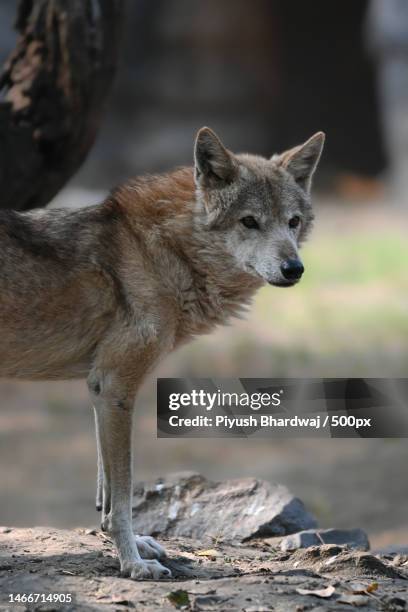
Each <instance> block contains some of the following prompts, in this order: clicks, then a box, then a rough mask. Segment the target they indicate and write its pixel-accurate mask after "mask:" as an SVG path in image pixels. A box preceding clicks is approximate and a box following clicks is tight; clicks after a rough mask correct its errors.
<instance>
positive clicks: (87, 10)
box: [0, 0, 122, 210]
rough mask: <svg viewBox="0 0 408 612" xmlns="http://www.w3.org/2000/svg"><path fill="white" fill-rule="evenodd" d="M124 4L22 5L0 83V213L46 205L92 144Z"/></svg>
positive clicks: (77, 0) (34, 1) (47, 0)
mask: <svg viewBox="0 0 408 612" xmlns="http://www.w3.org/2000/svg"><path fill="white" fill-rule="evenodd" d="M121 16H122V0H20V2H19V3H18V14H17V21H16V28H17V29H18V31H19V33H20V36H19V38H18V42H17V45H16V48H15V50H14V51H13V52H12V54H11V55H10V57H9V59H8V60H7V62H6V64H5V66H4V69H3V73H2V75H1V77H0V142H1V144H0V208H14V209H16V210H28V209H30V208H35V207H39V206H44V205H45V204H47V203H48V202H49V201H50V200H51V199H52V198H53V197H54V196H55V194H56V193H58V191H59V190H60V189H61V188H62V187H63V185H64V184H65V183H66V182H67V180H68V179H69V178H70V177H71V176H72V175H73V174H74V172H75V171H76V170H77V169H78V168H79V167H80V166H81V164H82V162H83V161H84V159H85V157H86V155H87V153H88V151H89V149H90V147H91V146H92V143H93V141H94V139H95V136H96V132H97V129H98V125H99V122H100V120H101V115H102V112H103V109H104V105H105V101H106V97H107V94H108V92H109V89H110V86H111V84H112V79H113V74H114V71H115V67H116V62H117V56H118V44H119V39H120V25H121Z"/></svg>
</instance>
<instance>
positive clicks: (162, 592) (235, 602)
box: [0, 528, 408, 612]
mask: <svg viewBox="0 0 408 612" xmlns="http://www.w3.org/2000/svg"><path fill="white" fill-rule="evenodd" d="M1 531H3V533H0V610H1V611H2V612H5V611H6V610H10V611H11V610H12V611H13V612H17V611H23V610H27V609H29V610H36V611H37V612H40V611H44V612H45V611H46V610H65V611H67V612H68V611H70V612H86V611H91V610H92V611H99V610H104V611H106V612H113V611H117V612H125V611H126V610H129V611H130V610H135V609H136V610H155V609H160V610H175V609H176V608H177V607H181V608H183V605H184V606H185V607H184V608H183V609H185V610H196V611H199V610H219V611H222V610H226V611H227V610H237V611H238V610H244V611H246V612H262V611H263V612H266V611H269V610H274V611H281V612H286V611H288V610H293V611H296V612H303V611H306V610H314V611H315V612H318V611H323V610H350V609H352V607H353V606H358V607H361V609H362V610H388V611H390V612H391V611H395V612H397V611H398V610H399V611H402V610H404V609H405V606H406V599H407V578H408V569H407V567H408V557H407V556H404V555H388V556H386V557H384V556H383V557H381V558H379V557H376V556H373V555H371V554H370V553H362V552H357V551H349V550H346V549H344V548H341V547H337V546H330V545H324V546H320V547H314V548H310V549H307V550H300V551H296V552H293V553H282V552H280V550H279V549H278V548H277V541H276V539H273V540H261V541H255V542H253V543H252V544H249V543H247V544H245V545H238V546H232V545H227V544H223V543H222V542H216V543H214V544H213V549H207V550H202V548H201V546H200V543H199V542H196V541H194V540H188V539H181V538H178V539H171V540H166V541H165V542H164V544H165V545H166V548H167V552H168V555H169V559H170V561H169V563H168V565H169V567H170V568H171V569H172V572H173V578H172V579H171V580H166V581H162V582H147V581H145V582H133V581H131V580H129V579H125V578H120V577H119V571H118V562H117V560H116V558H115V557H114V553H113V548H112V544H111V542H110V540H109V539H108V538H106V536H105V535H104V534H102V533H101V532H98V531H96V530H95V531H91V530H88V532H86V531H85V530H79V529H78V530H72V531H67V530H55V529H45V528H35V529H11V530H10V531H9V530H8V529H4V528H3V529H2V530H0V532H1ZM328 587H334V588H333V589H331V591H333V592H332V594H330V591H324V590H325V589H327V588H328ZM298 589H306V590H311V591H318V593H317V594H303V593H299V591H298ZM322 590H323V593H321V592H320V591H322ZM16 593H26V594H29V593H33V594H35V593H43V594H49V593H53V594H56V593H63V594H69V593H71V594H72V597H73V603H72V604H65V605H60V604H51V603H48V604H42V603H40V604H39V603H37V604H29V605H24V604H20V605H18V604H11V605H10V604H8V603H7V601H8V598H9V597H8V596H9V594H16ZM319 595H320V596H319ZM322 595H326V597H322ZM327 595H329V597H327ZM171 600H173V603H172V601H171Z"/></svg>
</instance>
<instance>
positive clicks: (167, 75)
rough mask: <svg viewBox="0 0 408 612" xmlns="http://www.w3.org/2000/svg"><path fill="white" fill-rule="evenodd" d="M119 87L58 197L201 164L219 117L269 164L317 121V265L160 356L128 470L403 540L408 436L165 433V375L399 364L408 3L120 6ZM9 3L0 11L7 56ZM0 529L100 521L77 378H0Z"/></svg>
mask: <svg viewBox="0 0 408 612" xmlns="http://www.w3.org/2000/svg"><path fill="white" fill-rule="evenodd" d="M126 10H127V14H126V19H125V28H124V32H123V49H122V57H121V63H120V66H119V70H118V74H117V78H116V83H115V88H114V91H113V93H112V95H111V98H110V103H109V107H108V109H107V113H106V117H105V120H104V122H103V124H102V127H101V130H100V133H99V138H98V141H97V143H96V144H95V146H94V148H93V150H92V152H91V154H90V156H89V158H88V160H87V162H86V163H85V164H84V165H83V167H82V168H81V170H80V171H79V172H78V174H77V175H76V176H75V178H74V179H73V180H72V181H71V183H70V184H69V185H68V186H67V187H66V188H65V189H64V190H63V191H62V192H61V193H60V194H59V195H58V197H57V198H56V200H55V202H53V203H52V205H53V206H82V205H87V204H92V203H95V202H98V201H100V200H101V198H103V197H104V195H105V194H106V193H107V192H108V190H109V189H110V188H111V187H112V186H113V185H115V184H116V183H118V182H120V181H122V180H124V179H126V178H127V177H129V176H132V175H135V174H138V173H142V172H156V171H162V170H167V169H169V168H172V167H174V166H177V165H180V164H191V163H192V146H193V139H194V134H195V132H196V130H197V129H198V128H199V127H200V126H202V125H210V126H211V127H212V128H214V129H215V130H216V131H217V132H218V133H219V134H220V136H221V137H222V139H223V140H224V142H225V143H226V145H227V146H228V147H229V148H231V149H232V150H235V151H242V150H248V151H251V152H256V153H260V154H263V155H268V156H269V155H271V154H272V153H274V152H278V151H280V150H283V149H285V148H288V147H291V146H293V145H295V144H298V143H300V142H302V141H303V140H305V139H306V138H308V137H309V136H310V135H311V134H313V132H315V131H317V130H324V131H325V132H326V134H327V147H326V150H325V152H324V155H323V159H322V162H321V167H320V168H319V171H318V176H317V177H316V181H315V206H316V227H315V231H314V233H313V235H312V237H311V239H310V241H309V243H308V244H307V246H305V248H304V254H303V258H304V263H305V267H306V274H305V276H304V280H302V283H301V284H300V285H299V286H298V287H295V288H293V289H291V290H290V291H280V290H279V289H276V288H270V287H267V288H265V289H263V290H262V291H261V292H260V293H259V295H258V296H257V298H256V300H255V303H254V307H253V308H252V310H251V312H250V314H249V316H248V317H247V319H246V320H245V321H238V322H237V323H235V324H234V325H233V326H231V327H229V328H225V329H221V330H219V331H218V332H216V333H214V334H212V335H211V336H209V337H204V338H201V339H199V340H197V341H195V342H194V343H192V344H190V345H189V346H187V347H185V348H183V349H182V350H180V351H179V352H177V353H175V354H174V355H172V356H171V357H170V358H168V359H167V360H166V361H165V362H164V363H163V364H162V365H161V367H160V369H159V370H158V371H156V372H155V374H154V376H152V377H151V378H150V379H149V380H148V381H147V382H146V384H145V385H144V387H143V389H142V391H141V393H140V395H139V397H138V400H137V410H136V432H135V442H134V448H135V463H136V470H135V475H136V478H139V479H145V478H152V477H157V476H160V475H162V474H164V473H166V472H168V471H170V470H198V471H200V472H202V473H204V474H205V475H206V476H208V477H210V478H213V479H221V478H226V477H240V476H246V475H248V476H257V477H260V478H265V479H267V480H271V481H273V480H276V481H279V482H282V483H283V484H286V485H287V486H288V487H289V488H290V489H291V490H292V491H293V492H294V493H295V494H297V495H298V496H299V497H300V498H301V499H303V500H304V502H305V503H306V504H307V506H308V507H309V509H310V510H311V511H312V512H314V513H315V514H316V515H317V517H318V519H319V522H320V523H321V524H322V525H327V526H335V527H336V526H338V527H363V528H365V529H366V530H367V531H368V533H369V536H370V538H371V540H372V543H373V544H374V545H375V546H378V547H382V546H387V545H389V544H395V543H398V544H400V545H406V546H408V520H407V502H408V495H407V492H408V491H407V487H408V485H407V482H406V479H405V478H404V473H405V469H406V465H407V463H408V442H407V440H403V439H402V440H399V439H392V440H391V439H389V440H368V439H361V440H355V439H353V440H341V439H336V440H311V439H305V440H300V439H294V440H285V441H281V442H280V441H278V440H275V441H268V440H265V441H260V440H256V441H255V440H219V439H218V440H208V439H203V440H197V439H194V440H186V439H181V440H175V439H172V440H164V439H161V440H157V439H156V422H155V409H156V405H155V389H156V387H155V384H156V383H155V377H156V376H175V377H183V376H199V377H207V376H209V377H211V376H214V375H216V376H218V377H220V376H246V377H247V376H251V375H253V376H269V377H273V376H292V377H308V376H312V377H324V376H339V377H342V376H367V377H406V376H407V372H408V308H407V306H408V275H407V266H408V242H407V229H408V223H407V218H408V217H407V213H408V189H407V187H408V185H407V183H408V178H407V177H408V3H407V2H406V0H387V2H385V0H372V1H371V2H368V1H366V0H342V1H341V2H340V1H339V0H336V1H335V2H331V3H327V2H325V1H324V0H315V1H314V2H313V3H301V2H298V1H295V0H253V1H252V2H250V3H249V2H245V1H244V0H234V2H232V1H231V0H223V1H222V2H219V1H218V2H217V1H216V0H207V1H206V2H199V1H198V0H166V1H164V0H154V1H151V0H150V1H149V0H136V1H133V2H132V1H130V0H128V1H127V3H126ZM14 12H15V6H14V2H8V1H7V2H2V3H1V6H0V60H1V61H4V60H5V58H6V57H7V55H8V53H9V52H10V50H11V49H12V48H13V45H14V39H15V35H14V34H13V30H12V24H13V20H14ZM0 406H1V410H0V490H1V497H0V524H10V525H20V526H22V525H24V526H29V525H36V524H47V525H54V526H77V525H93V524H97V521H98V520H99V517H98V516H97V515H96V513H95V511H94V488H95V476H96V458H95V457H96V451H95V442H94V437H93V417H92V411H91V407H90V403H89V400H88V396H87V391H86V386H85V383H84V382H82V381H78V382H77V381H74V382H62V383H25V382H24V383H15V382H10V381H2V382H0Z"/></svg>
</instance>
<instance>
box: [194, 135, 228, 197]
mask: <svg viewBox="0 0 408 612" xmlns="http://www.w3.org/2000/svg"><path fill="white" fill-rule="evenodd" d="M194 162H195V178H196V182H197V184H198V185H200V186H201V185H204V186H207V187H217V186H222V184H223V183H230V182H231V181H232V180H233V179H234V177H235V175H236V162H235V159H234V156H233V154H232V153H231V152H230V151H228V150H227V149H226V148H225V147H224V145H223V144H222V142H221V140H220V139H219V138H218V136H217V135H216V134H215V133H214V132H213V131H212V130H210V128H208V127H203V128H201V130H199V131H198V133H197V137H196V141H195V145H194Z"/></svg>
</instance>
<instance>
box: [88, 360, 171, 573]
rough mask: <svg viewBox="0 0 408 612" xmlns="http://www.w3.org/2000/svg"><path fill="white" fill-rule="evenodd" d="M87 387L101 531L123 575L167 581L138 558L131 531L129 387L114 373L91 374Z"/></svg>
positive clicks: (157, 565) (154, 566)
mask: <svg viewBox="0 0 408 612" xmlns="http://www.w3.org/2000/svg"><path fill="white" fill-rule="evenodd" d="M88 386H89V389H90V391H91V395H92V399H93V402H94V408H95V418H96V428H97V435H98V439H99V441H98V445H99V451H98V452H99V454H100V458H101V460H102V474H103V495H102V500H103V501H102V527H103V528H104V529H106V530H107V531H109V533H110V535H111V536H112V538H113V540H114V543H115V545H116V548H117V550H118V554H119V560H120V566H121V572H122V574H123V575H125V576H130V577H131V578H134V579H136V580H145V579H152V578H153V579H159V578H163V577H168V576H170V575H171V573H170V570H168V569H167V568H165V567H164V566H163V565H161V564H160V563H159V562H158V561H157V560H143V559H142V558H141V556H140V553H139V550H138V547H137V545H136V540H135V536H134V534H133V530H132V444H131V442H132V420H133V418H132V417H133V404H134V392H132V385H129V384H124V383H123V381H122V380H121V379H120V375H119V374H118V373H117V372H112V371H109V372H107V371H103V370H94V371H93V372H92V374H91V375H90V377H89V379H88ZM99 482H100V480H99ZM141 546H142V542H141ZM145 548H146V547H145Z"/></svg>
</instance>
